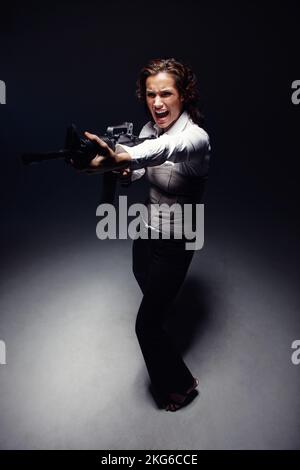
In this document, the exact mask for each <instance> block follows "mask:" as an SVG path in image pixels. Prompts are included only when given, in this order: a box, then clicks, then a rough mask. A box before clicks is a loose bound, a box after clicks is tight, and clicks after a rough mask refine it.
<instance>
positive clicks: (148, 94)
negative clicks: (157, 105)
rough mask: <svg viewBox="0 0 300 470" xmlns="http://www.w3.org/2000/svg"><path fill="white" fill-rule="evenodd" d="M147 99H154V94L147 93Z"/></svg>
mask: <svg viewBox="0 0 300 470" xmlns="http://www.w3.org/2000/svg"><path fill="white" fill-rule="evenodd" d="M147 97H148V98H154V97H155V94H154V93H147Z"/></svg>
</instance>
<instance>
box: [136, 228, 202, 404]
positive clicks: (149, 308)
mask: <svg viewBox="0 0 300 470" xmlns="http://www.w3.org/2000/svg"><path fill="white" fill-rule="evenodd" d="M193 254H194V250H186V249H185V241H184V240H174V239H170V240H166V239H161V238H160V239H151V238H150V229H148V239H142V238H137V239H135V240H134V242H133V273H134V276H135V278H136V280H137V282H138V284H139V286H140V288H141V290H142V292H143V294H144V295H143V299H142V302H141V305H140V307H139V311H138V314H137V318H136V335H137V338H138V341H139V344H140V347H141V351H142V353H143V356H144V360H145V363H146V366H147V369H148V373H149V376H150V379H151V382H152V385H153V386H154V388H155V389H156V391H157V392H158V393H159V394H160V396H161V397H162V398H163V397H166V396H167V394H168V393H170V392H178V393H180V392H184V391H186V390H187V389H188V388H189V387H191V386H192V384H193V381H194V380H193V376H192V374H191V372H190V371H189V369H188V368H187V366H186V365H185V363H184V361H183V359H182V357H181V356H180V354H179V352H178V350H177V349H176V346H175V344H174V343H173V341H172V338H171V337H170V335H169V334H168V332H167V331H166V329H165V328H164V322H165V320H166V318H167V317H168V314H170V313H171V309H172V304H173V301H174V299H175V297H176V295H177V293H178V291H179V289H180V287H181V285H182V284H183V281H184V279H185V276H186V273H187V271H188V268H189V265H190V263H191V260H192V257H193Z"/></svg>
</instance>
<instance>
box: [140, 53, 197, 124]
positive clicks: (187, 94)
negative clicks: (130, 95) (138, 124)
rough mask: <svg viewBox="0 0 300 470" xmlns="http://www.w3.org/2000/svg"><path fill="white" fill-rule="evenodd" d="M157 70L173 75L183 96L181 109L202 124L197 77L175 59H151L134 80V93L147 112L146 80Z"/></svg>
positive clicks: (157, 71) (156, 72)
mask: <svg viewBox="0 0 300 470" xmlns="http://www.w3.org/2000/svg"><path fill="white" fill-rule="evenodd" d="M159 72H167V73H169V74H171V75H172V76H173V77H174V80H175V85H176V88H177V90H178V92H179V94H180V96H182V97H183V109H184V110H186V111H187V112H188V113H189V115H190V116H191V118H192V120H193V121H194V122H195V123H196V124H198V125H202V123H203V115H202V114H201V112H200V110H199V94H198V89H197V78H196V75H195V74H194V72H193V71H192V70H191V69H190V68H189V67H188V66H187V65H185V64H183V63H181V62H179V61H178V60H176V59H173V58H171V59H153V60H150V62H148V64H147V65H146V66H145V67H143V68H142V70H141V71H140V75H139V78H138V80H137V82H136V86H137V89H136V95H137V97H138V98H139V100H140V101H142V102H143V103H144V104H145V106H146V109H147V112H149V110H148V108H147V104H146V80H147V78H148V77H150V76H152V75H157V74H158V73H159Z"/></svg>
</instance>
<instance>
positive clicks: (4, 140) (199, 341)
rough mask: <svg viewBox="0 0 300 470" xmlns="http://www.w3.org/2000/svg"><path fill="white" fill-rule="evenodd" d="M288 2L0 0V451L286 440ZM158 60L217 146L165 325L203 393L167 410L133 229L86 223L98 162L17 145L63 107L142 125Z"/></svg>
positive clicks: (294, 329) (294, 234)
mask: <svg viewBox="0 0 300 470" xmlns="http://www.w3.org/2000/svg"><path fill="white" fill-rule="evenodd" d="M298 18H299V7H297V6H296V3H292V2H275V3H272V4H271V5H265V6H264V5H263V4H262V3H261V2H250V1H247V2H243V3H242V4H240V3H238V2H226V4H223V3H221V2H201V1H191V0H187V1H185V2H178V1H172V2H171V1H166V2H163V3H162V4H158V3H155V2H148V3H143V4H142V3H141V2H127V3H126V2H121V1H115V0H112V1H110V2H105V3H104V2H76V3H74V2H67V1H64V2H62V3H55V2H51V3H50V2H42V3H32V2H31V3H30V2H20V3H16V2H10V3H9V6H6V7H3V6H1V15H0V28H1V30H0V31H1V33H0V34H1V36H0V39H1V41H0V79H1V80H4V81H5V82H6V86H7V104H6V105H3V106H0V152H1V186H0V188H1V199H0V204H1V221H2V223H1V233H0V237H1V268H0V269H1V299H0V303H1V305H0V308H1V324H0V328H1V329H0V339H2V340H4V341H5V342H6V347H7V364H6V365H1V366H0V380H1V394H0V419H1V431H0V448H1V449H32V448H33V449H40V448H45V449H77V448H78V449H86V448H93V449H97V448H98V449H139V448H140V449H296V448H299V437H300V428H299V419H298V410H299V396H300V394H299V385H300V366H298V367H297V366H295V365H293V364H292V363H291V354H292V350H291V343H292V341H293V340H295V339H299V338H300V320H299V314H298V312H299V294H298V291H299V287H298V285H299V281H298V279H299V268H298V266H299V250H298V240H299V217H298V206H299V202H300V198H299V190H298V186H299V184H298V178H299V176H298V175H299V143H298V127H299V118H300V106H298V107H297V106H294V105H293V104H292V102H291V93H292V91H291V83H292V81H293V80H296V79H299V78H300V73H299V60H298V57H299V51H298V50H297V47H298V43H297V41H298V36H297V35H298ZM169 56H172V57H176V58H178V59H179V60H180V59H181V60H183V61H185V62H188V63H189V64H190V65H191V66H192V68H193V69H194V70H195V72H196V73H197V76H198V78H199V89H200V93H201V98H202V106H203V111H204V114H205V117H206V123H205V128H206V129H207V131H208V132H209V134H210V137H211V142H212V148H213V153H212V164H211V170H210V180H209V185H208V189H207V192H206V196H205V201H204V202H205V247H204V249H203V250H201V251H199V252H197V253H196V255H195V257H194V260H193V262H192V266H191V269H190V271H189V274H188V277H187V279H186V282H185V285H184V286H183V289H182V291H181V293H180V296H179V297H178V302H177V304H176V308H175V311H174V317H173V318H172V319H171V321H170V329H171V330H172V331H173V333H174V336H175V338H176V340H177V342H178V344H179V345H180V347H181V348H182V351H183V354H184V357H185V359H186V362H187V364H188V365H189V367H190V368H191V370H192V371H193V373H194V374H195V376H197V377H199V379H200V387H199V392H200V395H199V396H198V397H197V399H196V400H195V401H194V402H193V403H192V404H191V405H190V406H189V407H188V408H186V409H183V410H180V411H179V412H177V413H174V414H173V413H166V412H165V411H162V410H159V409H158V408H156V405H155V403H154V401H153V398H152V396H151V395H150V393H149V390H148V388H147V387H148V376H147V372H146V369H145V366H144V362H143V358H142V355H141V353H140V350H139V348H138V344H137V340H136V338H135V334H134V321H135V316H136V312H137V310H138V306H139V302H140V300H141V294H140V291H139V289H138V286H137V284H136V283H135V280H134V277H133V275H132V273H131V241H130V240H126V241H120V240H109V241H102V242H100V241H99V240H97V238H96V235H95V227H96V222H97V219H96V216H95V211H96V207H97V204H98V203H99V196H100V189H101V176H92V177H91V176H87V175H79V174H77V173H76V172H74V171H71V169H70V168H67V167H66V166H65V165H64V163H63V162H52V163H45V164H43V165H42V164H41V165H36V166H32V167H30V168H24V167H22V165H21V164H20V160H19V156H20V154H21V153H22V152H24V151H39V150H51V149H56V148H60V147H61V146H62V144H63V141H64V134H65V129H66V126H67V125H68V124H69V123H70V122H75V123H77V125H78V127H79V129H80V130H81V131H83V130H90V131H92V132H96V133H101V132H104V130H105V128H106V126H107V125H108V124H118V123H120V122H122V121H124V120H127V121H128V120H130V121H133V122H134V124H135V130H136V132H138V131H139V130H140V128H141V126H142V125H143V123H144V122H145V119H146V116H145V115H144V111H143V108H142V107H141V105H140V104H139V103H138V101H137V100H136V98H135V81H136V78H137V75H138V72H139V69H140V68H141V66H143V65H144V64H145V63H146V62H147V61H148V60H149V59H150V58H154V57H169ZM146 192H147V184H146V183H145V182H144V181H139V182H137V183H135V184H134V186H132V187H131V188H130V189H128V190H126V189H124V188H121V189H120V193H121V194H127V195H128V197H129V202H133V201H135V202H138V201H142V200H143V198H144V196H145V194H146ZM182 318H184V322H183V320H182Z"/></svg>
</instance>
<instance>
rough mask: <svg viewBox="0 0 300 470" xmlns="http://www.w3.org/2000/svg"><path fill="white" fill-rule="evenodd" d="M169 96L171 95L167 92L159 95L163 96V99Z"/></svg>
mask: <svg viewBox="0 0 300 470" xmlns="http://www.w3.org/2000/svg"><path fill="white" fill-rule="evenodd" d="M170 95H171V93H170V92H169V91H166V92H165V93H162V94H161V96H164V97H165V96H170Z"/></svg>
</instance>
